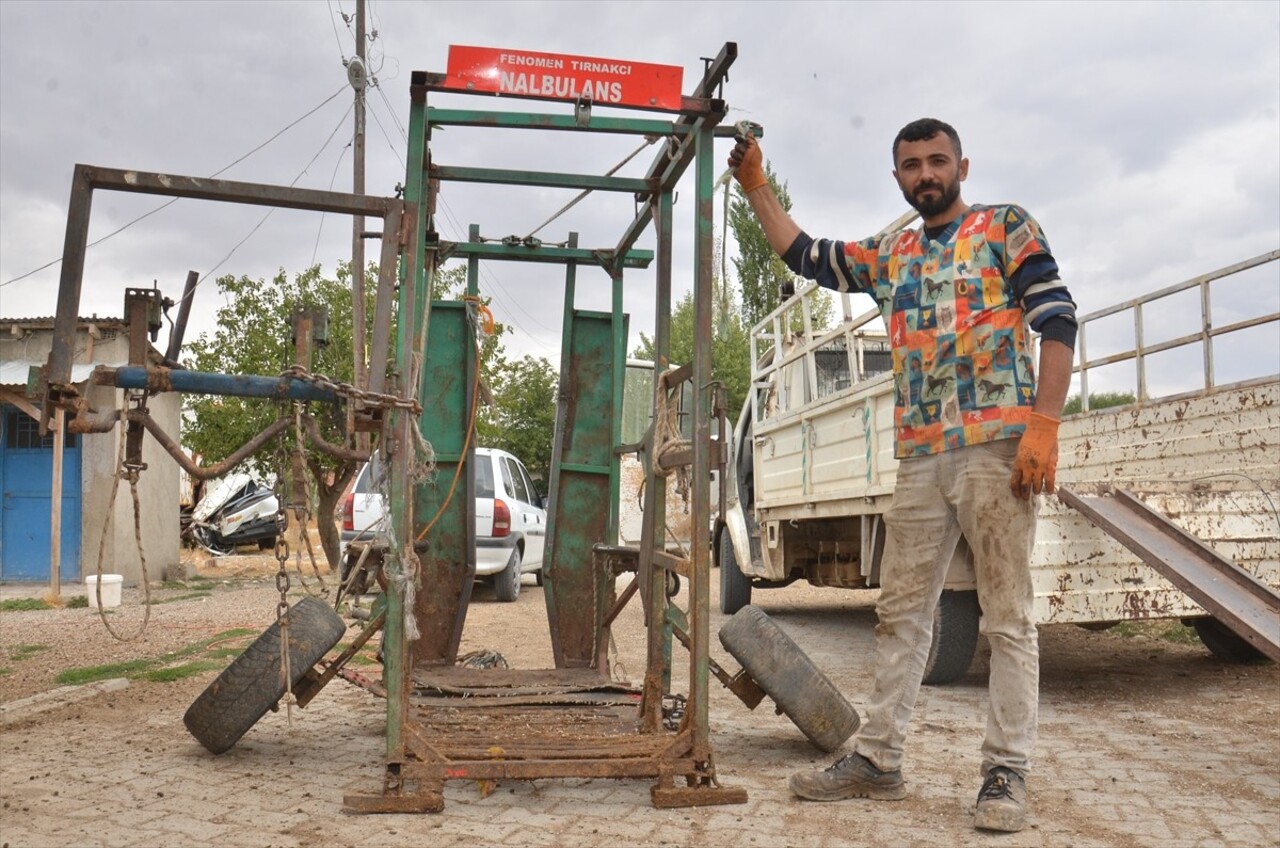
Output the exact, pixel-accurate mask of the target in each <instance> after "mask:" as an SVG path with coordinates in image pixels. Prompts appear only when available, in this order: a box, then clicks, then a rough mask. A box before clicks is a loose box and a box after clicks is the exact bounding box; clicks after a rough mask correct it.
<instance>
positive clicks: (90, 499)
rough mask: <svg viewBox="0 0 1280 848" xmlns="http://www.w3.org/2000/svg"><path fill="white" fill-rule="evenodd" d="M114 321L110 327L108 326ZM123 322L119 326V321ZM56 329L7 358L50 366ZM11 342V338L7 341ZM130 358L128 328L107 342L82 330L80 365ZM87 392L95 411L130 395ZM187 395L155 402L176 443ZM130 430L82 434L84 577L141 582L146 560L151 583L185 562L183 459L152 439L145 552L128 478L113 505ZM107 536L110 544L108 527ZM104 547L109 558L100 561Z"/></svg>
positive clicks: (147, 451)
mask: <svg viewBox="0 0 1280 848" xmlns="http://www.w3.org/2000/svg"><path fill="white" fill-rule="evenodd" d="M105 323H107V322H104V324H105ZM116 323H118V322H116ZM52 338H53V336H52V331H51V330H50V329H47V328H44V327H32V328H30V329H29V332H28V333H27V335H26V336H25V337H24V338H22V339H21V340H16V339H15V340H13V343H11V344H7V345H6V346H5V350H4V353H5V356H6V357H9V356H12V357H13V359H14V361H17V360H18V358H22V359H26V360H28V361H31V362H40V363H43V362H44V361H45V360H46V359H47V357H48V355H49V350H50V348H51V346H52ZM6 341H10V340H8V339H6ZM128 358H129V351H128V335H127V333H126V332H125V331H124V330H121V329H108V330H106V331H104V332H101V333H100V334H99V338H96V339H92V340H91V339H90V337H89V334H88V333H87V332H86V331H85V330H84V329H81V330H79V331H78V333H77V339H76V358H75V362H77V363H85V362H103V363H109V364H117V365H120V364H125V363H126V362H127V361H128ZM81 391H83V392H84V393H85V395H86V396H87V397H88V399H89V401H90V403H91V404H92V405H93V407H94V409H96V410H98V411H104V410H108V409H119V408H121V406H122V405H123V403H124V401H123V396H124V392H123V391H121V390H118V389H115V388H112V387H110V386H94V385H91V384H88V383H86V384H83V385H82V387H81ZM181 404H182V398H181V396H180V395H178V394H176V393H168V394H161V395H157V396H154V397H152V398H150V399H149V400H148V401H147V407H148V409H149V410H150V413H151V416H152V417H153V418H154V419H155V420H156V421H157V422H158V423H159V425H160V426H161V428H162V429H164V431H165V432H167V433H169V434H170V435H171V436H172V437H173V439H174V441H177V440H178V438H179V434H180V415H181ZM123 435H124V427H123V425H117V426H116V427H115V428H113V429H112V430H111V431H110V432H108V433H88V434H84V435H83V436H81V437H80V438H81V533H80V539H81V542H80V548H81V552H80V563H79V569H78V573H79V575H80V576H81V578H83V577H84V576H85V575H89V574H96V573H98V571H99V562H100V561H101V571H102V573H104V574H121V575H123V576H124V582H125V585H137V584H138V582H139V581H140V580H141V579H142V571H143V561H144V559H145V562H146V572H147V578H148V579H149V580H160V579H162V577H163V575H164V573H165V571H166V569H169V568H171V567H172V566H174V565H176V564H177V563H178V562H179V559H180V555H181V552H180V539H179V532H180V525H179V514H178V500H179V469H178V465H177V462H176V461H175V460H174V459H173V458H172V457H170V456H169V454H168V453H167V452H165V451H164V449H163V448H161V447H160V445H159V444H157V442H156V440H155V439H154V438H152V437H151V436H150V435H147V436H145V437H144V439H143V452H142V457H143V462H144V463H145V464H146V466H147V467H146V469H145V470H144V471H142V473H141V475H140V476H139V479H138V502H139V506H140V527H141V537H142V550H141V552H139V549H138V547H139V546H138V542H137V534H136V533H135V530H134V507H133V496H132V493H131V492H130V487H129V484H128V481H127V480H123V479H122V480H121V481H120V483H119V485H118V487H117V490H116V494H115V500H114V503H113V502H112V484H113V482H114V481H115V479H116V474H117V472H118V471H119V464H120V444H121V440H122V439H123ZM104 527H105V529H106V538H105V540H104V539H103V530H104ZM99 550H101V557H99Z"/></svg>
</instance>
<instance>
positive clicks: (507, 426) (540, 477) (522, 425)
mask: <svg viewBox="0 0 1280 848" xmlns="http://www.w3.org/2000/svg"><path fill="white" fill-rule="evenodd" d="M490 381H491V382H490V384H489V385H490V391H491V393H492V394H493V405H492V406H491V407H489V409H488V410H487V414H485V415H484V416H482V417H481V418H480V420H479V421H477V424H476V430H477V434H476V435H477V438H478V439H479V440H480V444H482V445H484V446H485V447H493V448H501V449H502V450H505V451H509V452H510V453H513V454H515V455H516V456H518V457H520V459H521V460H522V461H523V462H524V464H525V467H526V468H528V469H529V474H530V475H531V476H532V477H533V478H534V481H535V482H536V483H537V484H538V489H539V491H541V492H542V493H543V494H546V492H547V483H548V481H549V480H550V479H551V443H552V439H553V438H554V434H555V427H556V392H557V390H558V386H559V375H557V373H556V371H555V369H554V368H552V366H551V363H550V362H548V361H547V360H546V359H544V358H542V357H537V358H534V357H532V356H527V355H526V356H525V357H523V358H522V359H518V360H514V361H509V360H506V359H505V357H504V358H502V361H501V363H500V364H499V365H498V366H497V367H496V369H495V373H494V374H493V375H492V377H491V378H490Z"/></svg>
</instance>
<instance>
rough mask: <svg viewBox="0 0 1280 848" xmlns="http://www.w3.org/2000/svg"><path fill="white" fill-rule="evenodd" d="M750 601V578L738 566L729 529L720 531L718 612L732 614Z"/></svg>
mask: <svg viewBox="0 0 1280 848" xmlns="http://www.w3.org/2000/svg"><path fill="white" fill-rule="evenodd" d="M749 603H751V578H750V577H747V575H745V574H743V573H742V569H741V568H738V558H737V556H735V555H734V553H733V540H732V539H730V538H729V530H728V528H725V529H724V530H721V531H720V612H722V613H724V614H725V615H733V614H734V613H736V612H737V611H738V610H740V609H742V608H743V607H745V606H746V605H747V604H749Z"/></svg>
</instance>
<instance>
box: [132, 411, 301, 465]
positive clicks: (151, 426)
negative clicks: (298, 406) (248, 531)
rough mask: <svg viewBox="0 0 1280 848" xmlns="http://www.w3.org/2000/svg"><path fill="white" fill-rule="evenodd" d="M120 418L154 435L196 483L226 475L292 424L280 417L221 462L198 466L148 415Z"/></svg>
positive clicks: (144, 413) (133, 413) (285, 417)
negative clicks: (139, 425) (140, 426)
mask: <svg viewBox="0 0 1280 848" xmlns="http://www.w3.org/2000/svg"><path fill="white" fill-rule="evenodd" d="M123 417H124V418H125V419H127V420H128V421H129V422H131V423H137V424H141V425H142V426H143V427H146V428H147V432H148V433H150V434H151V435H152V436H155V439H156V441H157V442H159V443H160V447H162V448H164V449H165V452H166V453H168V454H169V456H171V457H173V458H174V460H176V461H177V463H178V465H180V466H182V469H183V470H184V471H186V472H187V473H188V474H190V475H191V476H192V477H194V478H196V479H197V480H212V479H213V478H215V477H221V476H222V475H223V474H226V473H227V472H228V471H230V470H231V469H233V468H235V467H236V466H237V465H239V464H240V463H242V462H244V461H245V460H246V459H248V458H249V457H250V456H252V455H253V454H254V453H256V452H257V450H258V449H259V448H261V447H262V446H263V445H265V444H266V443H267V442H269V441H271V440H272V439H274V438H275V437H276V436H278V435H279V434H280V433H281V432H283V431H284V429H285V428H286V427H288V426H289V425H290V424H291V423H292V421H293V419H292V418H290V417H289V416H286V415H282V416H280V417H279V418H277V419H276V420H275V421H274V422H273V423H272V424H271V425H270V426H269V427H267V429H265V430H263V431H262V432H261V433H259V434H258V435H256V436H254V437H253V438H252V439H250V440H249V441H247V442H245V443H244V445H243V446H241V448H240V449H239V450H237V451H236V452H235V453H233V454H231V455H230V456H228V457H227V458H226V459H224V460H222V462H215V463H214V464H213V465H198V464H197V463H196V462H195V461H193V460H192V459H191V458H190V457H189V456H187V453H186V451H184V450H183V449H182V446H181V445H179V444H178V443H177V442H175V441H174V440H173V438H172V437H171V436H170V435H169V434H168V433H166V432H165V431H164V428H162V427H161V426H160V425H159V424H158V423H156V421H155V419H153V418H152V417H151V415H150V414H149V413H147V412H144V411H142V410H140V409H133V410H129V411H128V412H125V413H124V414H123Z"/></svg>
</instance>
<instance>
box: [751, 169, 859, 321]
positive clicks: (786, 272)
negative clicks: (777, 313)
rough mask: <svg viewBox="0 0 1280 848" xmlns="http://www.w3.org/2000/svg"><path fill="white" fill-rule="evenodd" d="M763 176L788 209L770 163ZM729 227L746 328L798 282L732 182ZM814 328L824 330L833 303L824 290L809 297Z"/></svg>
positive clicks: (787, 196) (783, 185)
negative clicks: (734, 246) (734, 250)
mask: <svg viewBox="0 0 1280 848" xmlns="http://www.w3.org/2000/svg"><path fill="white" fill-rule="evenodd" d="M764 174H765V178H766V179H767V180H768V181H769V185H770V186H771V187H772V188H773V191H774V193H775V194H777V195H778V202H779V203H780V204H782V208H783V210H784V211H786V212H790V211H791V194H790V193H789V192H788V191H787V184H786V183H784V182H781V181H779V179H778V176H777V174H775V173H774V171H773V166H772V164H771V163H769V162H766V163H765V166H764ZM729 229H730V230H731V231H732V232H733V238H734V240H735V241H736V242H737V244H738V255H737V257H735V258H734V260H733V268H734V270H735V271H736V272H737V275H738V286H739V290H740V292H741V294H742V324H743V326H745V327H746V328H747V330H748V331H749V330H750V329H751V328H752V327H754V326H755V325H756V324H758V323H759V322H760V321H761V320H762V319H763V318H764V317H765V316H766V315H768V314H769V313H770V312H772V311H773V310H775V309H777V308H778V306H779V305H780V304H781V303H782V294H781V293H782V289H783V286H784V285H787V286H788V287H792V286H799V285H800V283H801V282H802V281H801V280H800V279H799V278H797V277H796V275H795V274H792V273H791V269H790V268H788V267H787V265H786V263H785V262H783V261H782V257H780V256H778V254H776V253H774V251H773V248H772V247H771V246H770V245H769V239H768V238H767V237H766V236H765V234H764V229H763V228H762V227H761V226H760V221H759V220H758V219H757V218H756V214H755V212H753V211H752V209H751V205H750V204H749V203H748V202H747V197H746V195H745V194H743V192H742V187H741V186H739V185H738V184H737V183H734V184H733V199H732V201H731V202H730V204H729ZM810 308H811V310H812V311H811V315H810V320H811V321H812V323H813V326H812V328H811V329H813V330H814V331H818V330H822V329H825V328H826V327H827V326H829V325H830V323H831V318H832V315H833V311H834V309H833V306H832V304H831V297H830V295H829V294H828V293H827V292H825V291H824V292H819V293H818V296H816V297H813V298H812V299H811V300H810ZM798 323H799V322H798V321H793V324H796V326H793V327H792V329H793V330H795V331H797V332H802V331H803V329H804V328H803V327H801V326H798Z"/></svg>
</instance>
